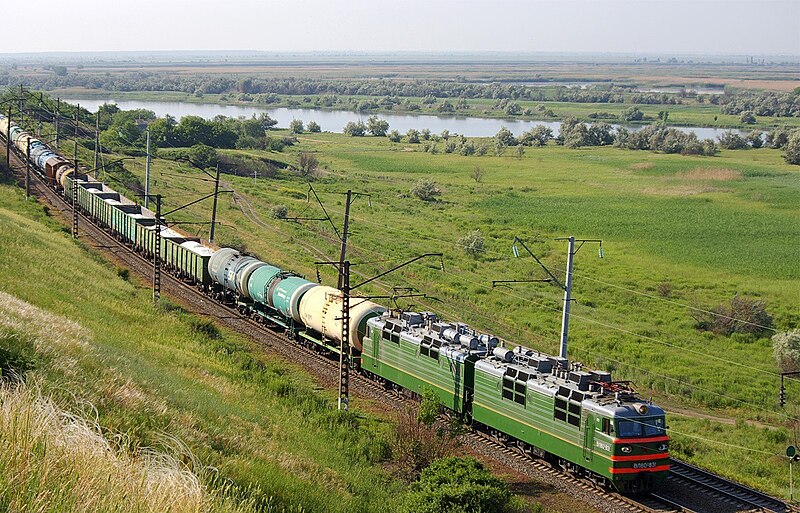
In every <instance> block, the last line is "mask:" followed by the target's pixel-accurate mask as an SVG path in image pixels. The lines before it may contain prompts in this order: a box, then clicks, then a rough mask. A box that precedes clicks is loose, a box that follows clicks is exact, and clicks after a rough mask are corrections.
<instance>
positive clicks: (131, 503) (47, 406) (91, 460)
mask: <svg viewBox="0 0 800 513" xmlns="http://www.w3.org/2000/svg"><path fill="white" fill-rule="evenodd" d="M0 398H2V400H1V401H0V433H2V436H1V437H0V474H2V475H4V476H6V479H5V482H4V483H3V485H2V486H1V487H0V497H2V502H3V503H4V504H6V505H7V506H8V508H9V510H10V511H51V510H52V509H51V508H53V507H56V510H58V511H72V512H84V511H86V512H89V511H120V512H124V511H164V512H199V511H210V510H212V509H214V508H213V507H212V506H213V505H214V500H213V498H212V497H211V496H210V495H209V494H208V492H207V491H206V490H205V489H204V487H203V486H202V484H201V483H200V480H199V478H198V477H197V475H195V474H193V473H192V472H190V471H189V470H187V469H186V468H185V467H184V466H183V465H182V464H181V463H180V462H179V461H178V459H176V458H175V457H172V456H170V455H168V454H165V453H157V452H154V451H144V452H141V453H139V454H137V455H136V456H131V455H129V454H127V453H125V452H122V451H120V450H117V449H114V448H113V445H112V444H110V443H109V442H108V440H106V439H105V438H104V437H103V434H102V432H101V430H100V426H98V425H97V424H95V423H93V422H90V421H87V420H86V419H83V418H81V417H78V416H76V415H73V414H71V413H68V412H66V411H63V410H61V409H60V408H59V407H58V406H56V405H55V404H54V403H53V402H52V401H50V400H49V399H47V398H45V397H42V396H41V395H39V394H38V393H37V392H36V391H35V390H33V389H30V388H27V387H12V386H9V385H3V386H0ZM176 443H177V442H176ZM172 445H173V447H176V444H175V443H173V444H172ZM176 450H178V451H183V452H185V448H183V447H182V446H180V445H178V446H177V448H176Z"/></svg>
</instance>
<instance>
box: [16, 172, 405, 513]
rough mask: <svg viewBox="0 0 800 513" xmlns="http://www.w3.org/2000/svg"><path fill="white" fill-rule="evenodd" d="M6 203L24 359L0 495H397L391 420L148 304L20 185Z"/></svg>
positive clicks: (143, 291) (250, 500)
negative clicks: (386, 463)
mask: <svg viewBox="0 0 800 513" xmlns="http://www.w3.org/2000/svg"><path fill="white" fill-rule="evenodd" d="M0 204H2V207H0V260H1V261H2V262H3V265H2V266H0V351H2V354H0V356H2V361H3V362H5V363H7V362H12V363H13V365H10V367H13V368H15V369H16V370H17V372H22V371H27V372H26V373H25V374H24V376H25V381H26V382H27V388H23V389H18V390H15V389H10V388H5V387H4V388H2V389H0V393H2V397H3V400H2V401H0V404H2V408H0V430H1V432H2V435H0V510H6V509H10V510H13V511H17V510H28V509H31V510H33V509H37V508H39V507H44V508H46V509H47V510H48V511H76V509H73V506H74V507H76V508H77V507H78V506H80V507H83V508H87V510H91V511H141V510H151V511H168V510H169V511H211V510H213V511H234V510H236V511H265V512H281V511H286V512H290V511H291V512H299V511H326V512H329V511H330V512H348V511H359V512H362V511H363V512H368V511H385V510H386V506H387V504H393V502H392V501H393V500H394V498H395V497H396V495H397V493H398V492H399V491H402V490H403V485H402V483H400V482H399V481H397V480H396V479H394V478H393V477H391V476H390V475H389V474H388V473H387V472H386V471H384V470H383V469H382V467H381V465H380V462H381V461H382V460H383V459H384V458H385V457H386V455H387V450H388V437H389V433H390V429H389V425H388V424H385V423H384V422H382V421H379V420H377V419H375V418H373V417H371V416H368V415H365V414H363V413H361V412H359V411H358V410H357V409H356V410H354V411H352V412H351V413H350V414H349V415H339V414H337V412H336V411H335V406H334V405H335V401H334V398H333V395H332V393H331V392H330V391H327V390H319V389H318V388H317V387H316V386H315V384H314V383H313V382H312V381H311V380H310V379H309V377H308V375H307V374H305V373H304V372H303V371H302V370H299V369H296V368H293V367H291V366H287V365H286V364H285V363H283V362H280V361H274V360H272V359H270V358H269V357H268V356H265V355H263V354H262V353H261V352H260V351H256V350H254V347H252V346H251V344H250V343H249V342H247V341H245V340H243V339H242V338H240V337H238V336H236V335H234V334H231V333H227V332H219V331H217V330H216V329H215V328H214V326H213V325H211V324H209V323H208V322H207V321H201V320H199V319H197V318H195V317H193V316H191V315H188V314H186V313H184V312H183V311H181V310H180V309H178V308H176V307H172V306H170V305H169V304H168V303H164V304H162V306H161V307H160V308H153V307H152V305H151V300H150V296H149V290H148V289H147V288H144V287H141V286H138V285H136V284H134V283H131V282H129V281H126V280H124V279H122V278H121V277H119V276H118V275H117V273H115V271H114V269H113V268H111V267H110V266H109V265H107V264H105V263H103V262H100V261H98V260H94V259H93V258H91V257H90V256H89V254H88V253H87V252H85V251H84V250H82V248H81V247H80V245H79V244H75V243H73V242H72V240H71V239H70V237H69V235H68V234H67V233H65V232H64V231H62V230H61V229H59V227H58V225H56V224H55V223H54V222H53V221H51V220H49V219H48V218H47V217H46V216H45V215H44V213H43V212H42V210H41V208H40V207H39V206H38V205H36V204H34V203H25V201H24V195H23V194H21V192H20V190H19V189H18V188H16V187H14V186H9V185H0ZM42 222H43V223H44V224H42ZM4 374H5V376H6V378H8V376H9V369H5V372H4ZM26 412H27V413H26ZM65 412H70V413H69V414H67V413H65ZM83 419H92V420H90V421H86V420H83ZM14 455H16V456H14ZM12 456H13V457H12Z"/></svg>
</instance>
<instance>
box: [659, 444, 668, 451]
mask: <svg viewBox="0 0 800 513" xmlns="http://www.w3.org/2000/svg"><path fill="white" fill-rule="evenodd" d="M667 449H669V445H667V444H661V445H659V446H658V450H659V451H660V452H666V451H667Z"/></svg>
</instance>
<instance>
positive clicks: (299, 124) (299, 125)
mask: <svg viewBox="0 0 800 513" xmlns="http://www.w3.org/2000/svg"><path fill="white" fill-rule="evenodd" d="M303 128H304V127H303V120H301V119H293V120H291V121H290V122H289V131H290V132H291V133H293V134H302V133H303Z"/></svg>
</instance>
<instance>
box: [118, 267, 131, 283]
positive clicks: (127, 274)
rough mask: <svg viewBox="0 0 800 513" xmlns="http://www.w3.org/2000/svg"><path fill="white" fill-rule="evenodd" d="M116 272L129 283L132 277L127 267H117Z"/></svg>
mask: <svg viewBox="0 0 800 513" xmlns="http://www.w3.org/2000/svg"><path fill="white" fill-rule="evenodd" d="M114 270H115V271H116V273H117V276H119V277H120V278H122V279H123V280H125V281H128V280H129V279H130V277H131V272H130V271H129V270H128V268H126V267H117V268H115V269H114Z"/></svg>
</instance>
